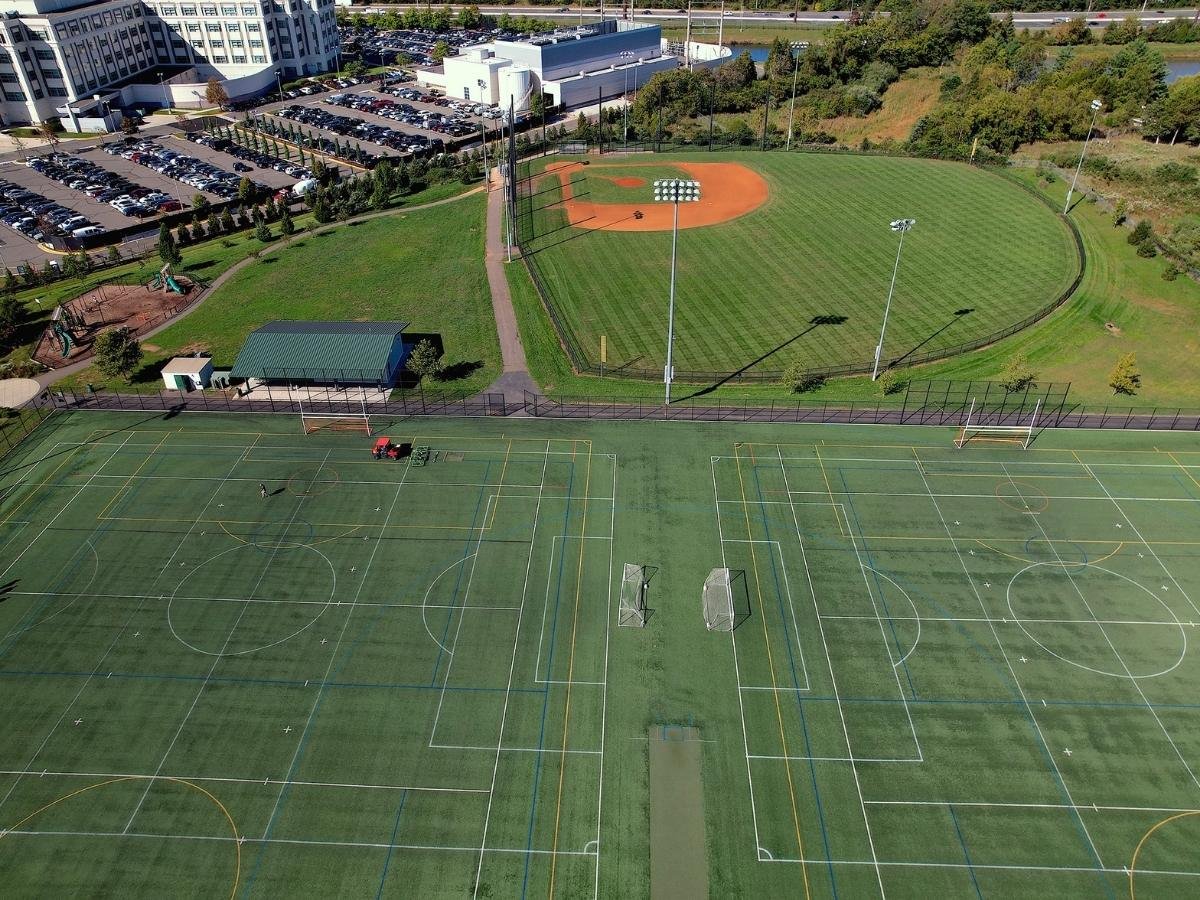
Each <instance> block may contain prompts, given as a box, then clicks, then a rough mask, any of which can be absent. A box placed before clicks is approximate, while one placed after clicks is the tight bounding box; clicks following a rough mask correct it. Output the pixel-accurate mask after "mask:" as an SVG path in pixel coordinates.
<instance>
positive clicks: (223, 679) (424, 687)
mask: <svg viewBox="0 0 1200 900" xmlns="http://www.w3.org/2000/svg"><path fill="white" fill-rule="evenodd" d="M4 676H9V677H25V678H88V677H95V673H93V672H39V671H36V670H31V669H8V670H0V677H4ZM105 677H106V678H107V677H111V678H125V679H130V680H135V681H204V680H205V678H204V676H203V675H179V674H174V675H168V674H160V673H144V672H113V673H112V675H111V676H110V675H108V674H107V673H105ZM208 682H209V684H233V685H271V686H273V687H313V686H315V685H313V683H312V681H311V679H310V682H309V684H308V685H306V684H305V683H304V682H303V681H299V680H297V679H294V678H233V677H228V676H220V675H214V676H213V677H212V678H209V679H208ZM324 686H325V687H327V688H374V689H377V690H387V691H440V690H442V688H441V687H440V686H433V687H431V686H429V685H428V684H405V683H402V682H373V681H327V682H325V683H324ZM445 690H446V691H447V692H451V693H453V692H456V691H457V692H461V693H492V692H494V693H497V694H502V693H504V692H505V688H499V687H495V688H488V687H466V686H462V687H447V688H445ZM509 693H512V694H541V693H543V691H542V690H541V688H512V690H511V691H509Z"/></svg>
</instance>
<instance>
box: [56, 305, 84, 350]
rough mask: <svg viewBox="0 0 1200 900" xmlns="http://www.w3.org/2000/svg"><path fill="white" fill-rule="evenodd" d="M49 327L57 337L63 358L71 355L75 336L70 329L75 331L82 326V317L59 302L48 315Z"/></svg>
mask: <svg viewBox="0 0 1200 900" xmlns="http://www.w3.org/2000/svg"><path fill="white" fill-rule="evenodd" d="M50 327H51V329H53V331H54V336H55V337H56V338H58V344H59V347H60V348H61V349H62V355H63V358H64V359H66V358H67V357H68V356H70V355H71V348H72V347H74V346H75V342H76V338H75V335H73V334H72V333H71V329H75V330H76V331H78V330H80V329H82V328H83V319H82V318H81V317H80V316H79V315H78V314H77V313H75V312H73V311H72V310H71V308H70V307H69V306H63V305H62V304H59V305H58V306H57V307H55V309H54V315H53V316H51V317H50Z"/></svg>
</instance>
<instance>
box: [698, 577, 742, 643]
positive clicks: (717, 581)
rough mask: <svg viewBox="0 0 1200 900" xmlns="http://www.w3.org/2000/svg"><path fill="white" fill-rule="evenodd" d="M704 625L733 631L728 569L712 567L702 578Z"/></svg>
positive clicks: (716, 629) (731, 586) (712, 629)
mask: <svg viewBox="0 0 1200 900" xmlns="http://www.w3.org/2000/svg"><path fill="white" fill-rule="evenodd" d="M703 607H704V627H705V628H707V629H708V630H709V631H733V626H734V624H735V619H734V613H733V585H732V578H731V573H730V571H729V569H713V570H712V571H711V572H709V573H708V577H707V578H706V579H704V598H703Z"/></svg>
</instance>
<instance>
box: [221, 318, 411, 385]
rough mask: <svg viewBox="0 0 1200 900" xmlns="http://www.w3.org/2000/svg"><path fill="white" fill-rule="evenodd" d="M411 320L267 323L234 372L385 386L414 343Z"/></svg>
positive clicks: (297, 381) (295, 381)
mask: <svg viewBox="0 0 1200 900" xmlns="http://www.w3.org/2000/svg"><path fill="white" fill-rule="evenodd" d="M407 327H408V323H407V322H301V321H291V320H282V321H276V322H268V323H267V324H266V325H263V326H262V327H261V328H258V329H256V330H255V331H253V332H251V333H250V335H249V336H248V337H247V338H246V343H245V344H243V345H242V349H241V350H240V351H239V352H238V355H237V359H236V360H235V361H234V363H233V369H232V371H231V372H230V377H231V378H232V379H234V380H246V381H249V380H252V379H253V380H257V381H259V382H266V383H268V384H271V383H274V384H290V385H302V384H303V385H322V386H341V385H346V386H351V385H374V386H377V387H380V388H387V387H390V386H391V385H392V384H394V383H395V382H396V380H397V378H398V376H399V375H400V373H401V372H402V371H403V367H404V363H405V360H407V358H408V354H409V351H410V350H411V347H410V346H409V345H408V344H406V343H405V340H404V329H405V328H407Z"/></svg>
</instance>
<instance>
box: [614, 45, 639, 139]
mask: <svg viewBox="0 0 1200 900" xmlns="http://www.w3.org/2000/svg"><path fill="white" fill-rule="evenodd" d="M617 56H619V57H621V58H622V59H624V60H625V62H624V63H622V64H621V68H622V70H623V78H622V81H623V82H624V84H623V85H622V90H621V102H622V104H623V105H624V111H625V116H624V121H623V124H622V125H621V127H622V128H623V129H624V130H625V133H624V135H623V136H622V138H621V140H622V143H623V144H624V147H625V151H626V152H629V60H631V59H633V51H632V50H622V51H621V52H620V53H618V54H617ZM634 87H635V88H636V87H637V82H634Z"/></svg>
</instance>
